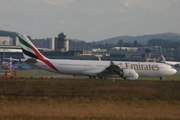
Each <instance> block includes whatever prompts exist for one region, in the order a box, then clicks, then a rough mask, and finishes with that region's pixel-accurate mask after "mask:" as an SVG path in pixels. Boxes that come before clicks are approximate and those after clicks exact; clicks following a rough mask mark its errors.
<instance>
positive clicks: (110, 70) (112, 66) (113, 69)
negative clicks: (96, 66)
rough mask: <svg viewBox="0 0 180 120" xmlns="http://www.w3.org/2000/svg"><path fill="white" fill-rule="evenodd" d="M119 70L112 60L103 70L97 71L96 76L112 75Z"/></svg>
mask: <svg viewBox="0 0 180 120" xmlns="http://www.w3.org/2000/svg"><path fill="white" fill-rule="evenodd" d="M120 70H121V68H120V67H119V66H118V65H116V64H115V63H114V62H113V61H111V62H110V65H109V66H108V67H106V68H105V69H104V70H103V71H101V72H100V73H98V76H104V75H112V74H116V75H118V72H119V71H120Z"/></svg>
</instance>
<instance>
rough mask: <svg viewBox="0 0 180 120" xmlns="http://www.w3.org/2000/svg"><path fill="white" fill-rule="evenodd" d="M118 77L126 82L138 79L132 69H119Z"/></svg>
mask: <svg viewBox="0 0 180 120" xmlns="http://www.w3.org/2000/svg"><path fill="white" fill-rule="evenodd" d="M119 76H120V77H122V78H124V79H128V80H137V79H138V77H139V75H138V74H137V73H136V71H135V70H134V69H121V70H120V71H119Z"/></svg>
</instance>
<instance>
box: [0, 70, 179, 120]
mask: <svg viewBox="0 0 180 120" xmlns="http://www.w3.org/2000/svg"><path fill="white" fill-rule="evenodd" d="M25 74H27V71H26V72H25V71H22V72H19V73H18V75H19V76H24V75H25ZM43 75H45V76H47V75H48V76H53V75H54V74H52V73H48V72H37V71H36V72H35V73H34V72H33V71H31V72H30V71H28V74H27V75H26V76H29V78H18V79H16V80H14V79H10V78H9V79H1V80H0V83H1V84H0V108H1V110H0V119H3V120H11V119H14V120H22V119H23V120H24V119H26V120H34V119H37V120H49V119H50V120H53V119H54V120H179V119H180V114H179V113H180V80H179V76H177V75H175V76H169V77H165V80H162V81H160V80H159V78H146V77H141V78H140V79H139V80H135V81H128V80H122V79H115V81H114V82H113V81H112V79H106V80H102V79H89V78H87V77H85V78H84V77H82V78H76V77H75V78H66V79H65V78H56V77H54V78H53V79H51V78H48V79H45V78H41V77H40V78H35V76H38V77H39V76H43ZM30 76H33V77H34V78H33V79H32V78H30Z"/></svg>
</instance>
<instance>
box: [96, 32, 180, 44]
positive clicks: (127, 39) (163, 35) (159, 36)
mask: <svg viewBox="0 0 180 120" xmlns="http://www.w3.org/2000/svg"><path fill="white" fill-rule="evenodd" d="M153 38H157V39H164V40H173V41H180V35H179V34H176V33H161V34H151V35H142V36H119V37H114V38H108V39H105V40H100V41H98V42H101V43H102V42H103V43H104V44H105V43H112V44H116V43H117V42H118V40H123V41H124V42H134V41H135V40H136V41H137V42H138V43H141V44H146V43H147V41H148V40H150V39H153ZM98 42H97V43H98Z"/></svg>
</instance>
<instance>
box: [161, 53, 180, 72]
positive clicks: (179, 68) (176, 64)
mask: <svg viewBox="0 0 180 120" xmlns="http://www.w3.org/2000/svg"><path fill="white" fill-rule="evenodd" d="M161 58H162V61H161V62H162V63H165V64H168V65H171V66H173V67H174V68H175V69H176V70H177V73H176V74H178V75H180V62H178V61H166V59H165V58H164V56H163V55H161Z"/></svg>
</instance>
